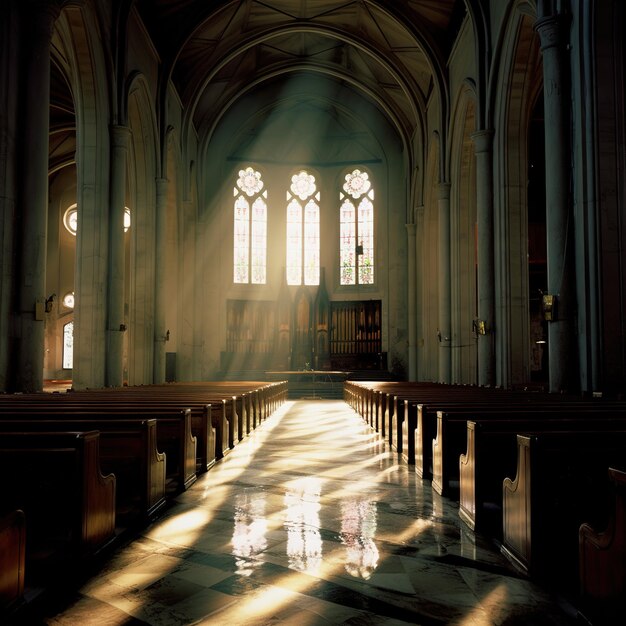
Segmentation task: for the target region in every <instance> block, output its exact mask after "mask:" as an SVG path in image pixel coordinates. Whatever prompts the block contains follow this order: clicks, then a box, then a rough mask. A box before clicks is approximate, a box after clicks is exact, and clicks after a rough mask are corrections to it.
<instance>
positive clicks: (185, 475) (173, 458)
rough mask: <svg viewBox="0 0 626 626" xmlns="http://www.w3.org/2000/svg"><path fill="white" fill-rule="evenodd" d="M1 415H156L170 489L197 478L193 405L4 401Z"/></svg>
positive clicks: (123, 417)
mask: <svg viewBox="0 0 626 626" xmlns="http://www.w3.org/2000/svg"><path fill="white" fill-rule="evenodd" d="M0 418H2V419H4V420H8V419H10V420H20V419H29V418H31V419H38V420H41V419H52V420H58V419H59V418H63V419H90V420H95V419H111V420H135V421H136V422H140V421H143V420H147V419H155V420H156V423H157V447H158V449H159V451H161V452H164V453H165V454H166V455H167V464H166V468H167V474H166V476H167V480H168V483H169V485H170V486H171V487H170V490H171V489H173V490H176V491H184V490H185V489H188V488H189V487H190V486H191V485H192V484H193V483H194V482H195V481H196V479H197V475H196V438H195V437H194V436H193V434H192V432H191V411H190V410H189V409H185V410H179V409H167V408H163V407H152V408H150V409H146V408H145V407H144V406H142V405H138V406H133V405H124V404H116V403H112V404H105V403H91V404H88V405H82V404H76V405H75V404H70V403H65V402H64V403H50V404H48V403H35V404H31V403H29V402H27V401H24V402H20V401H16V402H13V403H12V404H11V406H10V407H9V405H8V404H6V403H3V404H2V405H0Z"/></svg>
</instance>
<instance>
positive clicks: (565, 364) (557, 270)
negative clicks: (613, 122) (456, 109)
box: [535, 15, 579, 392]
mask: <svg viewBox="0 0 626 626" xmlns="http://www.w3.org/2000/svg"><path fill="white" fill-rule="evenodd" d="M561 19H562V18H561V17H560V16H558V15H548V16H547V17H542V18H541V19H539V20H537V22H536V23H535V30H536V31H537V32H538V33H539V37H540V39H541V51H542V53H543V76H544V88H543V93H544V109H545V152H546V238H547V256H548V293H549V294H550V295H553V296H556V312H555V314H554V315H553V319H552V321H550V322H549V324H548V341H549V344H548V345H549V354H550V357H549V367H550V391H551V392H560V391H575V390H576V389H577V388H578V385H579V383H578V381H576V379H575V372H576V371H577V365H578V359H577V354H576V347H575V346H576V322H575V320H576V291H575V282H574V281H575V272H574V261H575V259H574V256H573V246H572V243H573V233H574V221H573V215H572V210H571V206H570V201H569V158H570V153H569V141H568V137H569V134H568V127H569V124H568V119H569V115H568V112H569V99H568V98H567V97H566V94H565V93H564V92H565V87H566V84H567V81H566V77H565V63H564V59H563V51H564V42H563V38H562V33H561V30H562V23H561Z"/></svg>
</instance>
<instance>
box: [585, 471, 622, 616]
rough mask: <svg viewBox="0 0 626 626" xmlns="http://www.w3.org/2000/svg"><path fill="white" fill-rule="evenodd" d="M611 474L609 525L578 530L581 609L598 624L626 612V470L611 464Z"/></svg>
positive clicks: (587, 525)
mask: <svg viewBox="0 0 626 626" xmlns="http://www.w3.org/2000/svg"><path fill="white" fill-rule="evenodd" d="M624 467H626V466H624V465H622V468H624ZM608 474H609V480H610V482H611V486H612V496H613V506H612V509H611V511H610V513H609V519H608V523H607V525H606V526H605V527H604V530H602V531H597V530H595V528H597V526H595V525H591V524H588V523H584V524H582V525H581V526H580V528H579V531H578V539H579V566H580V567H579V579H580V587H579V590H580V598H581V610H582V613H583V615H585V617H587V618H588V619H589V620H590V621H591V622H592V623H594V624H595V623H602V624H619V623H621V622H622V621H624V616H625V615H626V471H622V469H618V468H617V467H611V468H609V470H608Z"/></svg>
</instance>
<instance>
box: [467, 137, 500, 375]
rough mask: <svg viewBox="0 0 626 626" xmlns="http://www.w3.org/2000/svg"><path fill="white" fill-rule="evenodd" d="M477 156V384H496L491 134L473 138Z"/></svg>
mask: <svg viewBox="0 0 626 626" xmlns="http://www.w3.org/2000/svg"><path fill="white" fill-rule="evenodd" d="M472 139H473V140H474V153H475V154H476V218H477V223H478V319H479V321H480V322H484V324H485V334H480V332H479V334H478V384H479V385H494V384H495V345H494V328H495V323H494V317H495V283H494V281H495V271H494V239H493V237H494V233H493V148H492V146H493V131H492V130H479V131H478V132H476V133H474V134H473V135H472Z"/></svg>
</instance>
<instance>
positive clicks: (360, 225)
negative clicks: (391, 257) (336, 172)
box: [339, 169, 374, 285]
mask: <svg viewBox="0 0 626 626" xmlns="http://www.w3.org/2000/svg"><path fill="white" fill-rule="evenodd" d="M339 202H340V209H339V222H340V223H339V238H340V240H339V265H340V282H341V284H342V285H372V284H373V283H374V188H373V187H372V183H371V181H370V179H369V175H368V174H367V172H362V171H361V170H359V169H355V170H353V171H352V172H350V173H349V174H346V176H345V182H344V184H343V187H342V190H341V191H340V192H339Z"/></svg>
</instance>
